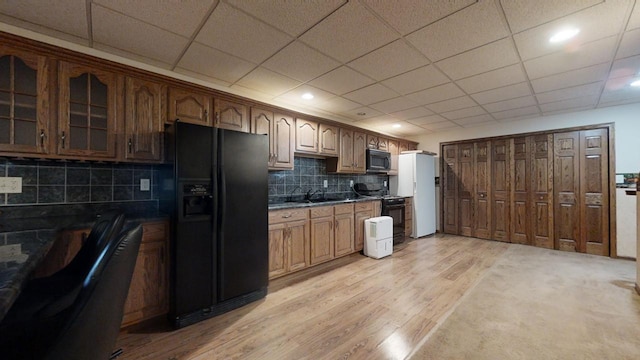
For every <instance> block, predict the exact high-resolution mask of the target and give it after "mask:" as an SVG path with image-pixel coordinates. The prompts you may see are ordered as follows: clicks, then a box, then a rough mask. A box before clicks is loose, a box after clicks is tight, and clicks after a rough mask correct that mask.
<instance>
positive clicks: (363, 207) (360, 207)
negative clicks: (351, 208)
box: [355, 201, 373, 212]
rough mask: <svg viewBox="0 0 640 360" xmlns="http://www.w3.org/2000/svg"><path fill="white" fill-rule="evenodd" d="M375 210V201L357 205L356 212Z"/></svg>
mask: <svg viewBox="0 0 640 360" xmlns="http://www.w3.org/2000/svg"><path fill="white" fill-rule="evenodd" d="M372 210H373V201H366V202H359V203H355V211H356V212H360V211H372Z"/></svg>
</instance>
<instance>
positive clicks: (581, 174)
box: [442, 126, 611, 255]
mask: <svg viewBox="0 0 640 360" xmlns="http://www.w3.org/2000/svg"><path fill="white" fill-rule="evenodd" d="M610 131H611V127H610V126H602V127H597V126H594V127H588V128H583V129H577V130H573V131H564V132H554V133H536V134H525V135H521V136H513V137H500V138H495V139H482V140H475V141H468V142H460V143H450V144H443V145H442V225H443V230H444V232H446V233H451V234H459V235H464V236H474V237H478V238H483V239H493V240H499V241H506V242H513V243H519V244H528V245H534V246H539V247H545V248H554V249H559V250H565V251H577V252H584V253H589V254H598V255H609V243H610V240H611V232H610V215H609V212H610V209H609V202H610V192H611V191H610V186H611V185H610V181H609V177H610V176H611V174H610V170H609V168H610V165H609V161H610V160H609V152H610V146H609V142H610V139H611V134H610Z"/></svg>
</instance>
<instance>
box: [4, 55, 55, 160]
mask: <svg viewBox="0 0 640 360" xmlns="http://www.w3.org/2000/svg"><path fill="white" fill-rule="evenodd" d="M48 73H49V68H48V61H47V60H46V58H45V57H43V56H37V55H33V54H28V53H22V52H19V51H16V50H12V49H8V48H5V47H3V46H1V45H0V151H2V152H19V153H39V154H44V153H47V152H48V148H49V146H48V144H49V131H48V121H49V93H48V89H49V83H48Z"/></svg>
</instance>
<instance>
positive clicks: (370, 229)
mask: <svg viewBox="0 0 640 360" xmlns="http://www.w3.org/2000/svg"><path fill="white" fill-rule="evenodd" d="M364 234H365V235H364V236H365V241H364V254H365V255H366V256H368V257H371V258H374V259H380V258H382V257H385V256H389V255H391V253H392V252H393V218H392V217H391V216H379V217H374V218H371V219H367V220H365V221H364Z"/></svg>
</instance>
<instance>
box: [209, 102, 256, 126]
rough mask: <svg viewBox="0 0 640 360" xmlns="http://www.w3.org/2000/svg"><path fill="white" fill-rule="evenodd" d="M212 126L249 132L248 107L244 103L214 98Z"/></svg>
mask: <svg viewBox="0 0 640 360" xmlns="http://www.w3.org/2000/svg"><path fill="white" fill-rule="evenodd" d="M213 109H214V112H215V119H214V123H213V126H214V127H217V128H220V129H227V130H235V131H241V132H249V108H248V106H246V105H244V104H240V103H238V102H233V101H229V100H223V99H215V100H214V105H213Z"/></svg>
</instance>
